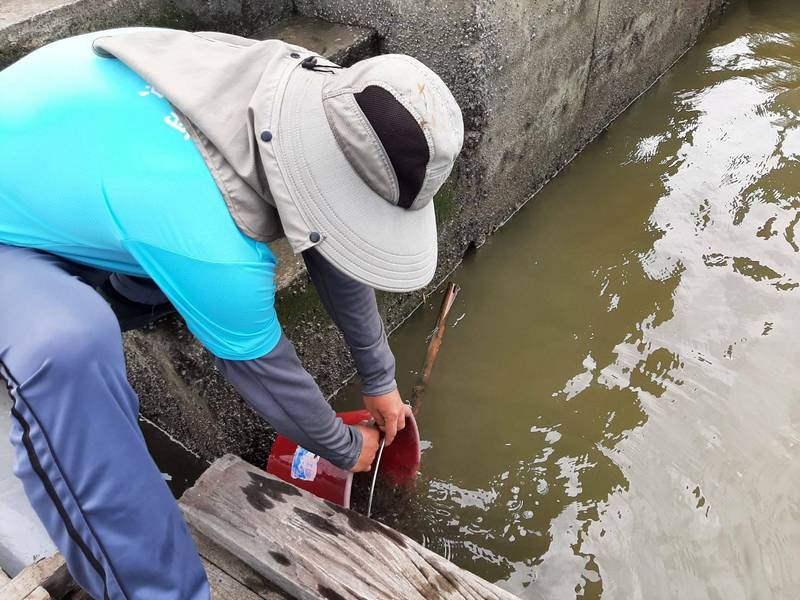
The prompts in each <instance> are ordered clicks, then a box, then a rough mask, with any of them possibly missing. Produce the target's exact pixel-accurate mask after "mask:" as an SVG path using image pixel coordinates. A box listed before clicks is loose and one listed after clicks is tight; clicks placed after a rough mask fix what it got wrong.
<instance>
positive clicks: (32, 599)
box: [25, 586, 53, 600]
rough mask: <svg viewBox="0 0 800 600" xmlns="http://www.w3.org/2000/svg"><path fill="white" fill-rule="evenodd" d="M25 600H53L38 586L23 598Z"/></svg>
mask: <svg viewBox="0 0 800 600" xmlns="http://www.w3.org/2000/svg"><path fill="white" fill-rule="evenodd" d="M25 600H53V599H52V596H50V594H49V593H48V592H47V590H46V589H44V588H43V587H41V586H39V587H37V588H36V589H35V590H33V591H32V592H31V593H30V594H28V595H27V596H25Z"/></svg>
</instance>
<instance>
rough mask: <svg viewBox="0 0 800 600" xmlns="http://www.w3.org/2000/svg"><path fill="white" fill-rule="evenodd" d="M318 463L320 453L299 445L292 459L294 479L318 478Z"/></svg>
mask: <svg viewBox="0 0 800 600" xmlns="http://www.w3.org/2000/svg"><path fill="white" fill-rule="evenodd" d="M317 463H319V456H318V455H316V454H312V453H311V452H309V451H308V450H306V449H305V448H301V447H300V446H298V447H297V450H295V451H294V458H293V459H292V479H301V480H303V481H314V479H316V478H317Z"/></svg>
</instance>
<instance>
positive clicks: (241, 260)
mask: <svg viewBox="0 0 800 600" xmlns="http://www.w3.org/2000/svg"><path fill="white" fill-rule="evenodd" d="M124 31H126V30H113V31H111V32H108V33H119V32H124ZM134 31H135V30H134ZM98 35H102V34H97V33H95V34H87V35H82V36H78V37H75V38H69V39H66V40H62V41H60V42H56V43H53V44H50V45H48V46H46V47H44V48H42V49H40V50H38V51H36V52H33V53H32V54H30V55H29V56H27V57H26V58H24V59H22V60H21V61H19V62H18V63H16V64H14V65H12V66H11V67H9V68H8V69H5V70H4V71H2V72H0V88H1V89H3V90H10V91H11V93H4V94H3V95H2V96H0V139H2V141H3V143H2V144H0V244H2V243H5V244H12V245H15V246H25V247H31V248H37V249H40V250H45V251H47V252H51V253H53V254H57V255H59V256H64V257H65V258H68V259H70V260H73V261H76V262H79V263H82V264H86V265H90V266H92V267H96V268H100V269H104V270H108V271H115V272H120V273H126V274H129V275H136V276H142V277H150V278H152V279H153V280H154V281H155V282H156V284H157V285H158V286H159V288H160V289H161V290H162V291H163V292H164V293H165V294H166V295H167V297H168V298H169V300H170V301H171V302H172V304H173V305H174V306H175V307H176V308H177V310H178V311H179V312H180V313H181V314H182V315H183V317H184V318H185V319H186V321H187V324H188V326H189V328H190V329H191V330H192V332H193V333H194V334H195V335H196V336H197V337H198V338H199V339H200V340H201V341H202V342H203V343H204V344H205V345H206V346H207V347H208V348H209V349H211V350H212V351H214V353H215V354H216V355H217V356H221V357H225V358H234V359H247V358H255V357H257V356H262V355H263V354H265V353H266V352H269V351H270V350H271V349H272V348H273V347H274V345H275V343H276V342H277V339H278V337H279V335H280V328H279V326H278V324H277V320H276V318H275V315H274V311H273V310H272V296H273V292H274V288H273V275H274V269H275V259H274V256H273V254H272V253H271V252H270V250H269V248H268V247H267V246H266V245H265V244H263V243H261V242H256V241H254V240H251V239H250V238H248V237H246V236H245V235H243V234H242V233H241V232H240V231H239V229H238V228H237V227H236V225H235V223H234V222H233V219H232V218H231V216H230V213H229V212H228V209H227V207H226V205H225V203H224V201H223V199H222V195H221V194H220V192H219V189H218V188H217V185H216V183H215V181H214V179H213V178H212V176H211V174H210V173H209V171H208V168H207V167H206V164H205V162H204V160H203V157H202V155H201V154H200V152H199V151H198V149H197V148H196V147H195V145H194V143H193V142H192V140H191V139H190V138H189V135H188V134H187V133H186V130H185V128H184V127H183V125H182V123H181V122H180V120H179V118H178V116H177V115H176V114H175V112H174V110H173V108H172V106H171V105H170V103H169V102H167V100H166V99H165V98H164V97H163V96H162V95H161V94H160V93H159V92H158V90H156V89H154V88H152V87H151V86H150V85H148V84H147V83H146V82H145V81H144V80H142V78H141V77H139V75H137V74H136V73H134V72H133V71H132V70H130V69H129V68H128V67H126V66H125V65H124V64H123V63H122V62H120V61H117V60H109V59H107V58H102V57H100V56H98V55H96V54H95V53H94V52H93V51H92V41H93V40H94V39H96V38H97V36H98ZM215 291H216V293H215Z"/></svg>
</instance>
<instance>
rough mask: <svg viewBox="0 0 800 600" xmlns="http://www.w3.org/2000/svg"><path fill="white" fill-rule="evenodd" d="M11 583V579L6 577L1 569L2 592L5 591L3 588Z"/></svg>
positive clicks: (0, 588)
mask: <svg viewBox="0 0 800 600" xmlns="http://www.w3.org/2000/svg"><path fill="white" fill-rule="evenodd" d="M9 581H11V577H9V576H8V575H6V572H5V571H3V569H0V590H2V589H3V586H4V585H5V584H7V583H8V582H9Z"/></svg>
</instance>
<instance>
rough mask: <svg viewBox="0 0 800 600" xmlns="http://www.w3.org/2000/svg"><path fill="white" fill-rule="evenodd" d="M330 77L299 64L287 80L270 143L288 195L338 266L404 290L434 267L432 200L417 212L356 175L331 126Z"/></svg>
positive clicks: (284, 198)
mask: <svg viewBox="0 0 800 600" xmlns="http://www.w3.org/2000/svg"><path fill="white" fill-rule="evenodd" d="M328 77H329V76H328V75H326V74H324V73H319V72H314V71H309V70H307V69H303V68H297V69H295V70H294V71H293V72H292V73H291V75H290V77H289V79H288V82H287V84H286V88H285V91H284V96H283V98H282V100H281V108H280V113H279V115H277V118H278V123H277V124H278V127H277V129H276V135H275V137H274V138H273V140H272V143H273V144H274V147H273V151H274V160H275V161H276V162H277V163H278V167H279V170H280V176H281V178H282V180H283V181H282V183H283V184H284V186H283V187H284V189H285V194H277V195H275V202H276V204H277V208H278V211H279V212H281V208H282V204H283V203H286V202H290V203H292V205H293V208H294V209H296V211H297V212H299V213H300V215H301V216H302V218H303V219H304V220H305V221H306V224H307V225H308V226H309V227H310V228H311V230H312V231H316V232H318V233H319V234H320V236H321V239H320V241H319V243H318V244H316V246H315V247H316V248H317V250H318V251H319V252H320V253H321V254H322V255H323V256H324V257H325V258H326V259H327V260H328V261H329V262H330V263H331V264H333V266H334V267H336V268H337V269H339V270H340V271H342V272H343V273H345V274H347V275H348V276H350V277H352V278H353V279H355V280H357V281H360V282H362V283H365V284H367V285H369V286H371V287H374V288H377V289H380V290H386V291H391V292H407V291H413V290H417V289H420V288H422V287H424V286H426V285H427V284H428V283H430V281H431V280H432V279H433V275H434V273H435V272H436V263H437V255H438V236H437V233H436V215H435V213H434V206H433V201H432V200H431V201H430V202H429V203H428V204H427V205H426V206H425V207H424V208H421V209H419V210H406V209H404V208H400V207H397V206H394V205H392V204H391V203H389V202H387V201H386V200H384V199H383V198H382V197H381V196H379V195H378V194H376V193H375V192H374V191H373V190H372V189H371V188H370V187H369V186H368V185H367V184H366V183H364V181H363V180H362V179H361V177H360V176H359V175H358V173H356V171H355V169H353V167H352V166H351V165H350V162H349V161H348V159H347V157H346V156H345V154H344V153H343V152H342V150H341V149H340V147H339V144H338V143H337V141H336V138H335V137H334V134H333V131H332V130H331V128H330V125H329V124H328V119H327V117H326V115H325V110H324V107H323V101H322V86H323V84H324V83H325V82H326V81H327V79H328Z"/></svg>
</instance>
